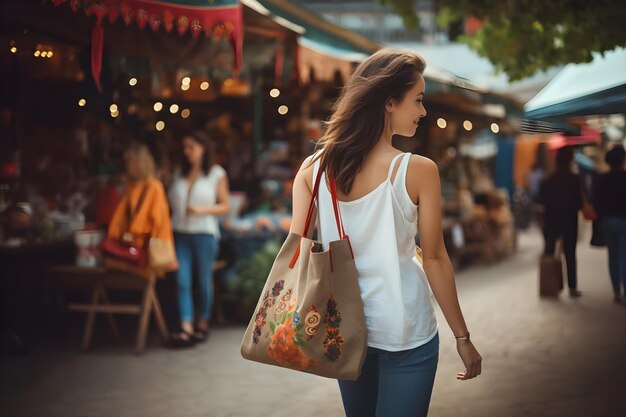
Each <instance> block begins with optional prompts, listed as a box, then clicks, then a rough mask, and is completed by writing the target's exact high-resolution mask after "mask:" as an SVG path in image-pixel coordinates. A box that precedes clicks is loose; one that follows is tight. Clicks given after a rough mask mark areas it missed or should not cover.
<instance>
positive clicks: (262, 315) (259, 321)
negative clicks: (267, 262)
mask: <svg viewBox="0 0 626 417" xmlns="http://www.w3.org/2000/svg"><path fill="white" fill-rule="evenodd" d="M284 286H285V280H282V279H281V280H280V281H278V282H277V283H275V284H274V287H272V294H271V296H270V292H269V290H268V291H265V294H264V295H263V302H262V303H261V307H260V308H259V311H258V312H257V313H256V316H255V320H254V331H253V332H252V342H253V343H259V337H261V329H262V328H263V326H265V322H266V319H267V310H268V309H270V308H272V307H273V306H274V304H275V303H276V298H278V296H279V295H280V292H281V291H282V290H283V288H284ZM290 291H291V290H290Z"/></svg>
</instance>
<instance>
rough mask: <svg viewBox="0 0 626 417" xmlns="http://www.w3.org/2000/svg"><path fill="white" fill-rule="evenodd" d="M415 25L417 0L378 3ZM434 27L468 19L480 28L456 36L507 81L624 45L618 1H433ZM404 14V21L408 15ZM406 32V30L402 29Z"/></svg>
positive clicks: (625, 24)
mask: <svg viewBox="0 0 626 417" xmlns="http://www.w3.org/2000/svg"><path fill="white" fill-rule="evenodd" d="M379 1H380V2H381V3H383V4H387V5H389V6H391V7H392V8H393V10H394V11H395V12H396V13H398V14H400V15H402V16H403V17H404V19H405V22H406V21H407V19H408V21H413V19H415V22H417V16H416V15H415V13H414V10H415V5H416V4H417V3H418V1H419V0H379ZM436 3H437V6H438V10H439V14H438V17H437V22H438V24H439V25H440V26H441V27H443V28H447V27H450V26H451V25H452V24H454V23H456V22H458V21H459V20H460V19H463V17H465V16H474V17H476V18H479V19H484V20H485V22H486V23H485V24H484V25H483V26H482V27H481V28H480V29H479V30H478V32H477V33H476V34H475V35H474V36H466V35H464V36H461V37H460V38H459V39H458V40H459V41H461V42H465V43H467V44H468V45H469V46H470V47H471V48H473V49H475V50H476V51H477V52H478V54H479V55H481V56H484V57H486V58H487V59H489V60H490V61H491V63H492V64H493V65H494V66H495V68H496V70H498V71H501V72H504V73H506V74H507V75H508V77H509V79H510V80H511V81H515V80H519V79H522V78H524V77H527V76H529V75H532V74H533V73H535V72H536V71H538V70H546V69H548V68H550V67H553V66H557V65H564V64H568V63H581V62H589V61H591V59H592V52H605V51H609V50H612V49H614V48H615V47H617V46H626V2H624V1H623V0H595V1H583V0H550V1H544V0H508V1H506V0H505V1H503V0H472V1H469V0H437V1H436ZM409 15H410V16H409ZM407 27H409V26H407Z"/></svg>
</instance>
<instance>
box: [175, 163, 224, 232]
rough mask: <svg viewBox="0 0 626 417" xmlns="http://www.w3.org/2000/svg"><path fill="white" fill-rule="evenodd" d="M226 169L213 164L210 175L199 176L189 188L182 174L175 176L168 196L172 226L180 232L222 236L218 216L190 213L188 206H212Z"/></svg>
mask: <svg viewBox="0 0 626 417" xmlns="http://www.w3.org/2000/svg"><path fill="white" fill-rule="evenodd" d="M224 176H226V171H224V168H222V167H221V166H219V165H213V167H212V168H211V170H210V171H209V174H208V175H204V176H201V177H199V178H198V179H197V180H196V182H194V183H193V185H192V187H191V192H190V190H189V182H188V181H187V179H186V178H185V177H183V176H182V175H180V174H177V175H175V176H174V180H173V182H172V186H171V187H170V190H169V193H168V196H169V200H170V207H171V209H172V228H173V229H174V231H175V232H179V233H206V234H211V235H213V236H215V237H216V238H219V237H220V229H219V224H218V221H217V217H215V216H212V215H210V214H207V215H204V216H199V215H188V214H187V206H188V205H190V204H191V205H194V206H199V207H211V206H214V205H215V204H216V203H217V185H218V184H219V181H220V179H221V178H222V177H224Z"/></svg>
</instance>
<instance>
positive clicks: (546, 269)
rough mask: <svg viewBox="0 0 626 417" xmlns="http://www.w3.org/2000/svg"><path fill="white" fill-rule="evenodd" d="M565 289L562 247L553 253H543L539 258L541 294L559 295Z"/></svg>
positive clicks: (558, 247)
mask: <svg viewBox="0 0 626 417" xmlns="http://www.w3.org/2000/svg"><path fill="white" fill-rule="evenodd" d="M562 290H563V262H562V261H561V249H560V245H559V244H557V248H556V250H555V251H554V254H553V255H542V256H541V259H540V260H539V295H540V296H542V297H558V295H559V293H560V292H561V291H562Z"/></svg>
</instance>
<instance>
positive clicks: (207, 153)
mask: <svg viewBox="0 0 626 417" xmlns="http://www.w3.org/2000/svg"><path fill="white" fill-rule="evenodd" d="M182 138H183V139H192V140H193V141H195V142H197V143H199V144H200V145H202V147H203V148H204V156H203V157H202V172H203V174H204V175H209V172H211V168H212V167H213V164H215V145H214V144H213V141H212V140H211V138H210V137H209V135H207V134H206V133H204V132H203V131H201V130H194V131H190V132H187V133H185V134H184V135H182ZM190 171H191V164H190V163H189V161H188V160H187V158H185V156H184V155H183V163H182V173H183V175H184V176H187V175H189V172H190Z"/></svg>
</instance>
